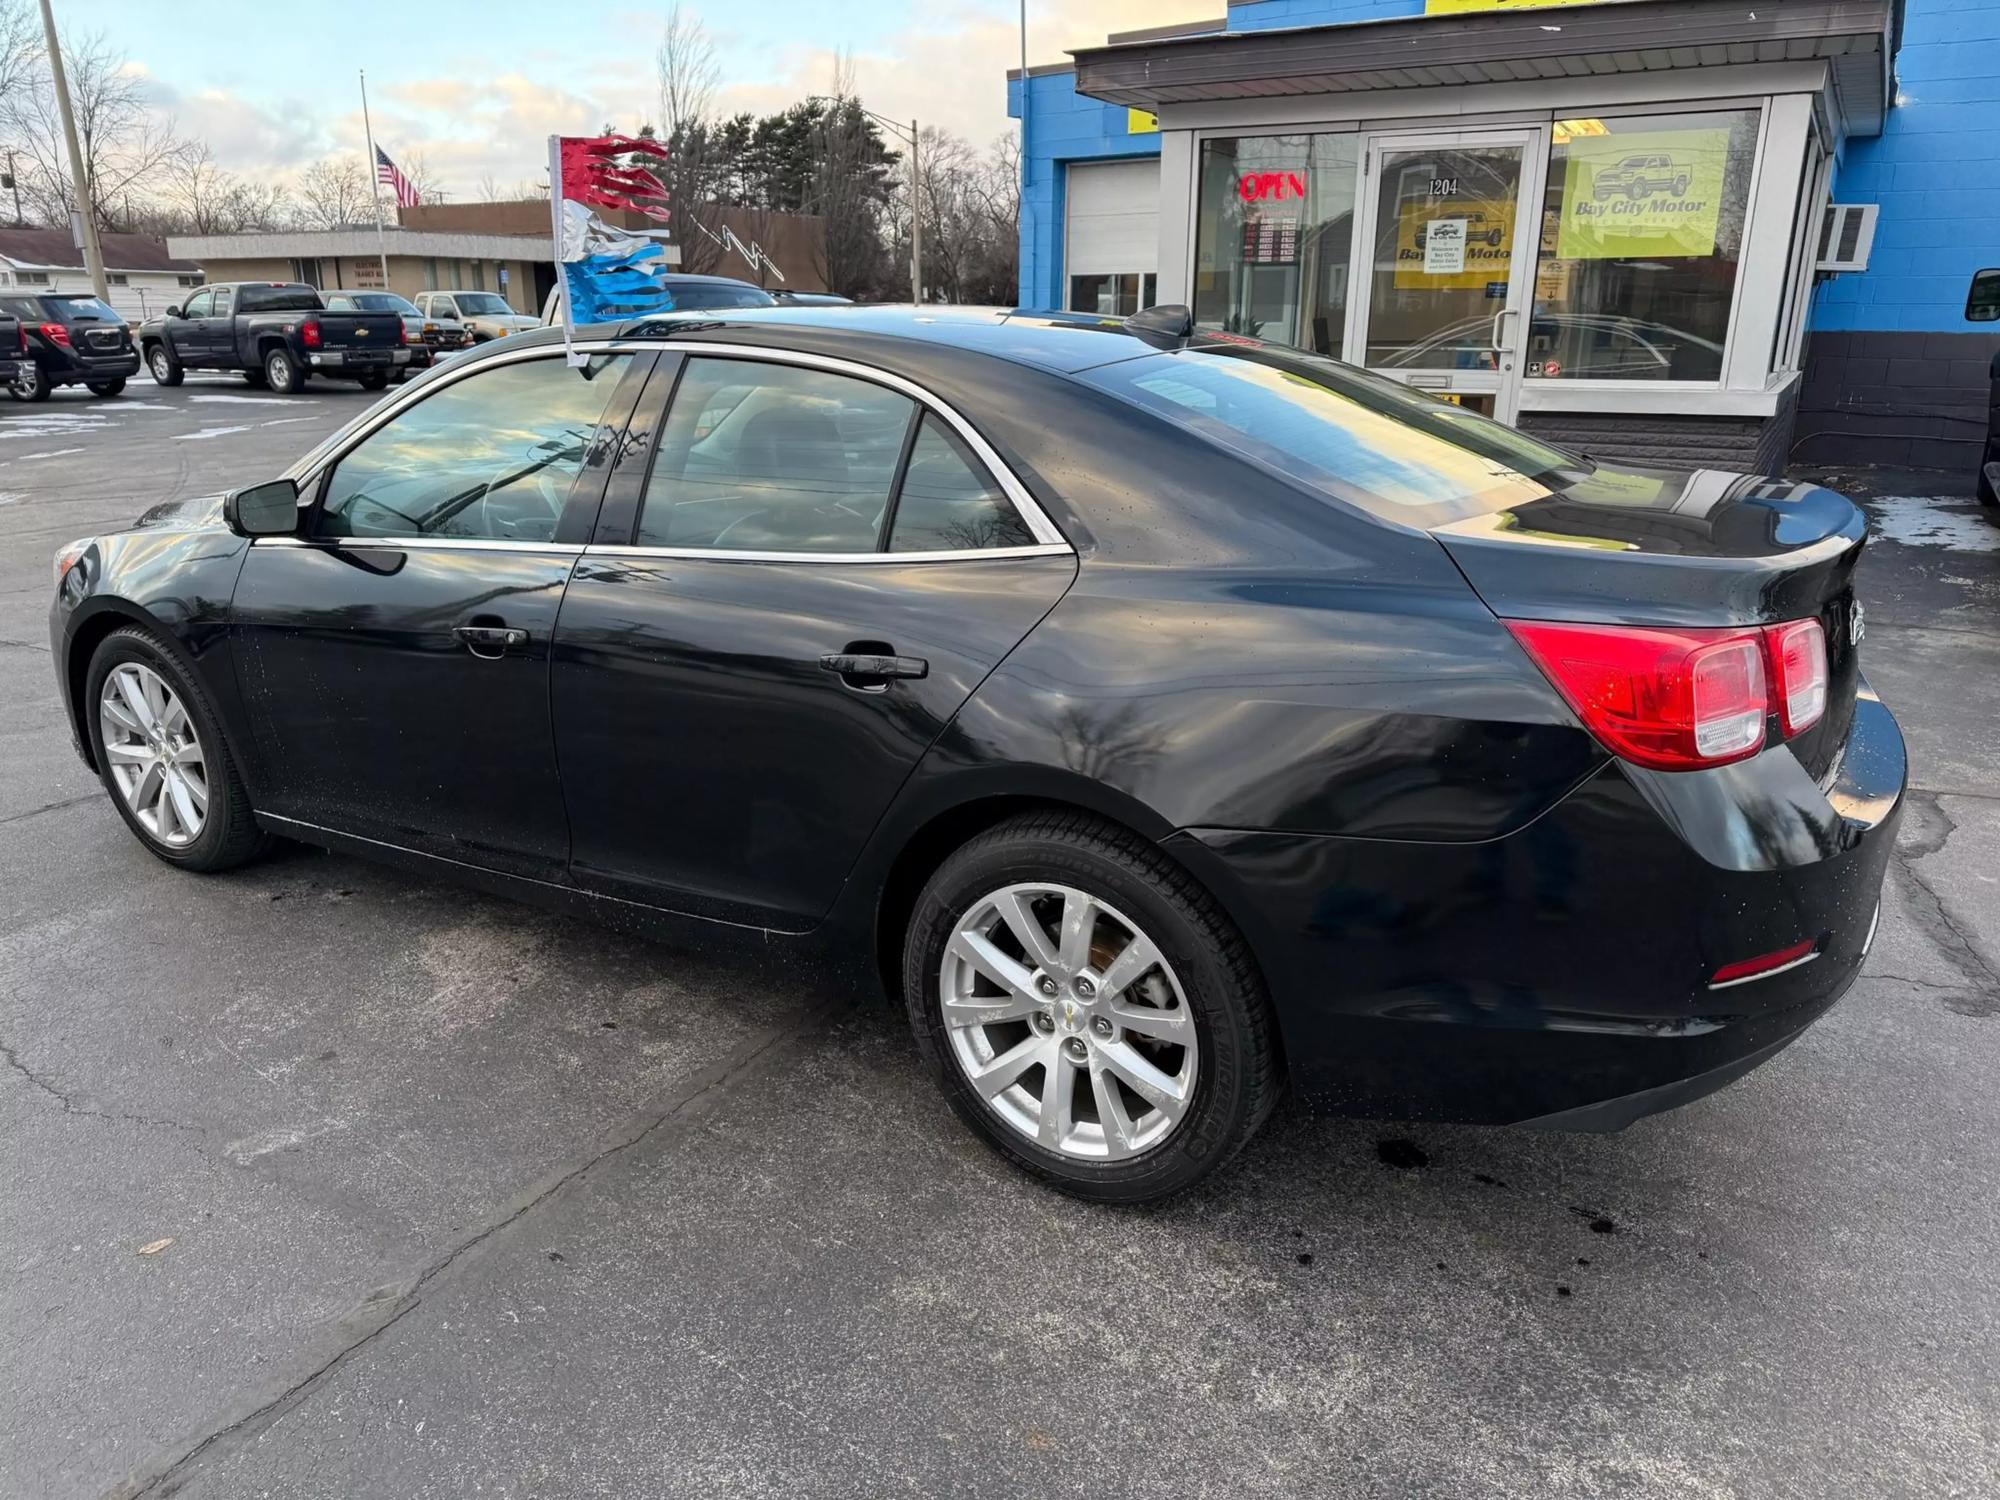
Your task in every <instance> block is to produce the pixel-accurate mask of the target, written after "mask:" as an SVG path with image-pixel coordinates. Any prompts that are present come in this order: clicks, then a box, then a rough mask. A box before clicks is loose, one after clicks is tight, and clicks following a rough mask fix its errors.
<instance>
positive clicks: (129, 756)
mask: <svg viewBox="0 0 2000 1500" xmlns="http://www.w3.org/2000/svg"><path fill="white" fill-rule="evenodd" d="M104 753H105V754H106V755H108V756H110V757H111V758H112V759H113V760H118V761H125V762H127V763H129V764H132V765H139V764H142V763H145V762H150V761H151V760H152V758H153V752H152V751H151V750H150V749H148V748H147V747H146V746H144V745H114V744H111V743H110V742H109V741H107V742H106V743H105V746H104Z"/></svg>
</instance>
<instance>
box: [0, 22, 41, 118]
mask: <svg viewBox="0 0 2000 1500" xmlns="http://www.w3.org/2000/svg"><path fill="white" fill-rule="evenodd" d="M41 62H42V31H41V27H39V26H38V25H36V23H35V21H34V19H33V18H32V17H31V16H30V14H29V6H28V0H0V99H11V98H12V97H13V95H14V90H15V89H17V88H22V87H25V86H26V85H27V82H28V79H29V77H30V75H32V74H33V73H34V72H35V70H36V69H38V68H39V67H40V66H41Z"/></svg>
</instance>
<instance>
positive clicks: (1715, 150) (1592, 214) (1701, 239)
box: [1556, 130, 1729, 260]
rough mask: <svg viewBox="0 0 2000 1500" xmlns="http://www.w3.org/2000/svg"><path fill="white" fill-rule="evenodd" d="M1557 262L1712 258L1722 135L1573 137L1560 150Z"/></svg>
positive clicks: (1725, 147) (1725, 139) (1725, 140)
mask: <svg viewBox="0 0 2000 1500" xmlns="http://www.w3.org/2000/svg"><path fill="white" fill-rule="evenodd" d="M1564 150H1565V151H1566V152H1567V153H1568V158H1569V160H1568V164H1567V166H1566V167H1565V168H1564V176H1563V206H1562V222H1561V225H1560V228H1559V230H1558V233H1557V237H1556V254H1557V256H1558V257H1560V258H1561V259H1563V260H1606V259H1612V258H1617V259H1625V258H1628V257H1650V258H1653V259H1687V258H1701V257H1705V256H1710V255H1713V254H1714V253H1715V231H1716V219H1717V216H1718V214H1719V212H1720V210H1721V207H1722V176H1723V168H1724V167H1725V166H1726V165H1727V163H1728V160H1729V132H1728V131H1727V130H1649V131H1643V132H1633V133H1629V134H1628V133H1624V132H1621V133H1619V134H1617V135H1599V136H1578V137H1575V138H1573V139H1572V140H1571V141H1570V142H1569V144H1568V145H1567V146H1566V147H1565V148H1564Z"/></svg>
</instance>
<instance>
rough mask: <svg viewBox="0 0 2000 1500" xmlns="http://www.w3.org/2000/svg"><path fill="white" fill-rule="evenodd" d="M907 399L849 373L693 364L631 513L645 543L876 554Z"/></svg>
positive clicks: (907, 416)
mask: <svg viewBox="0 0 2000 1500" xmlns="http://www.w3.org/2000/svg"><path fill="white" fill-rule="evenodd" d="M915 411H916V403H915V402H914V401H912V400H911V399H910V398H909V397H908V396H905V395H902V394H900V393H898V392H896V391H892V390H890V389H888V388H887V387H886V386H880V385H876V384H874V383H873V382H872V381H867V380H858V379H855V378H854V377H852V376H848V375H836V374H832V373H830V372H828V371H825V370H810V369H803V368H800V367H799V366H796V365H780V364H756V363H750V362H746V361H742V360H731V359H701V358H696V359H690V360H689V361H688V364H687V368H686V370H685V371H683V372H682V374H681V379H680V385H679V387H678V388H677V389H676V391H675V393H674V404H673V410H672V411H671V412H670V413H669V414H668V416H667V423H666V427H665V429H664V430H663V431H662V432H661V434H660V445H659V449H658V451H657V452H656V453H655V455H654V458H653V472H652V474H651V476H650V477H649V478H648V480H647V482H646V499H645V504H644V506H643V508H642V509H641V511H640V515H639V544H640V545H641V546H644V547H702V548H709V547H713V548H718V549H723V550H727V551H732V552H873V551H875V550H876V549H877V546H878V544H879V541H880V537H881V532H882V518H883V515H884V514H885V512H886V511H887V510H888V507H889V497H890V495H891V493H892V491H893V487H894V484H895V480H896V472H897V469H898V467H899V465H900V463H901V460H902V456H903V443H904V439H905V438H906V436H907V435H908V433H909V427H910V422H911V419H912V417H913V416H914V414H915Z"/></svg>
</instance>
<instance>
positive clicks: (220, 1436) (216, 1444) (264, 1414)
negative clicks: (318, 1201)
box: [104, 1002, 851, 1500]
mask: <svg viewBox="0 0 2000 1500" xmlns="http://www.w3.org/2000/svg"><path fill="white" fill-rule="evenodd" d="M850 1008H851V1002H827V1003H824V1004H821V1005H818V1006H814V1007H812V1008H811V1009H810V1010H808V1011H807V1012H806V1013H805V1014H803V1015H802V1016H800V1017H799V1018H798V1020H797V1021H796V1022H795V1023H793V1024H792V1025H790V1026H787V1027H778V1026H770V1027H765V1028H764V1029H763V1030H762V1031H760V1032H758V1033H757V1034H756V1035H755V1036H753V1037H751V1038H750V1039H749V1040H748V1041H746V1042H744V1043H743V1044H742V1045H741V1046H739V1047H737V1048H736V1049H734V1050H733V1051H732V1052H730V1053H729V1054H728V1055H727V1056H725V1057H724V1058H722V1059H721V1060H720V1061H719V1062H716V1063H713V1064H711V1065H710V1066H709V1067H707V1068H704V1069H703V1070H702V1071H701V1072H699V1073H697V1074H695V1076H694V1077H693V1078H692V1079H690V1080H688V1082H686V1083H685V1084H683V1085H682V1086H681V1087H680V1088H679V1089H678V1090H676V1092H675V1093H674V1094H672V1095H671V1096H670V1097H669V1098H668V1099H667V1100H666V1101H665V1102H664V1103H661V1104H656V1105H655V1106H653V1107H652V1108H650V1109H648V1110H646V1111H644V1112H642V1113H641V1114H639V1115H638V1116H636V1117H635V1118H634V1119H632V1120H629V1121H627V1122H626V1124H625V1125H624V1126H622V1127H620V1128H619V1129H618V1130H616V1131H615V1132H612V1133H609V1134H607V1135H605V1136H600V1137H599V1143H598V1145H597V1147H596V1149H594V1150H593V1151H591V1152H590V1154H588V1155H587V1156H584V1157H582V1158H581V1159H577V1158H571V1159H570V1160H569V1161H568V1162H566V1163H559V1164H558V1165H556V1166H555V1167H552V1168H551V1169H550V1170H549V1171H547V1172H545V1173H543V1174H542V1176H541V1177H540V1178H538V1179H537V1180H536V1182H535V1183H533V1184H531V1185H530V1186H529V1187H528V1188H526V1189H524V1190H523V1192H521V1193H520V1194H518V1195H517V1196H516V1197H515V1199H514V1201H513V1204H512V1206H511V1207H509V1208H506V1209H505V1211H503V1212H501V1213H500V1214H498V1216H497V1217H492V1218H489V1220H488V1221H487V1222H486V1223H485V1224H484V1225H482V1226H481V1227H479V1228H477V1229H475V1230H473V1231H472V1232H471V1233H468V1234H466V1235H465V1236H464V1237H462V1238H461V1239H460V1240H458V1242H457V1243H456V1244H454V1245H452V1246H451V1247H450V1248H449V1249H448V1250H446V1251H445V1252H444V1253H442V1254H441V1255H438V1256H437V1257H435V1258H434V1259H432V1260H431V1261H429V1262H428V1263H427V1264H425V1265H424V1266H423V1267H422V1268H421V1269H420V1270H418V1271H417V1273H416V1274H415V1275H414V1276H410V1277H407V1278H405V1279H404V1280H402V1281H399V1282H390V1283H388V1284H387V1285H384V1286H381V1287H377V1288H376V1289H375V1290H374V1291H372V1292H370V1293H369V1294H368V1295H367V1296H366V1297H364V1298H363V1299H362V1300H361V1301H360V1302H359V1303H358V1304H357V1305H356V1306H355V1307H354V1308H353V1310H352V1311H350V1312H349V1313H348V1314H347V1315H346V1317H344V1318H342V1319H340V1320H339V1323H338V1324H337V1325H336V1326H338V1327H341V1328H344V1329H350V1330H359V1331H358V1332H357V1333H356V1336H354V1337H352V1338H349V1339H347V1340H346V1341H345V1342H344V1343H342V1344H341V1346H340V1347H339V1348H337V1349H335V1350H334V1351H332V1353H330V1354H329V1355H327V1356H326V1357H325V1358H323V1359H321V1360H319V1361H318V1362H317V1363H316V1364H314V1365H313V1366H312V1368H311V1369H309V1370H307V1371H306V1372H305V1373H304V1374H302V1375H300V1376H299V1377H298V1378H297V1379H295V1380H291V1381H290V1382H288V1383H287V1384H286V1385H285V1386H284V1388H283V1389H281V1390H280V1391H278V1393H277V1394H276V1395H274V1396H271V1397H269V1398H267V1399H259V1398H257V1397H254V1396H253V1397H251V1398H249V1399H250V1400H251V1401H254V1402H255V1405H253V1406H252V1407H251V1408H250V1410H248V1411H245V1412H243V1413H242V1415H240V1416H235V1417H231V1418H229V1419H228V1420H226V1421H224V1422H223V1423H222V1425H220V1426H218V1427H215V1428H214V1429H213V1430H212V1431H209V1432H207V1433H206V1434H205V1435H203V1436H201V1437H199V1438H197V1439H195V1440H194V1441H192V1442H191V1443H190V1445H189V1446H187V1447H186V1448H185V1449H183V1450H182V1451H181V1452H180V1453H179V1455H178V1456H169V1455H168V1454H166V1453H159V1454H156V1455H154V1457H153V1458H151V1459H149V1460H147V1461H146V1462H144V1463H142V1464H140V1465H138V1466H137V1467H135V1468H134V1469H132V1470H131V1472H130V1473H128V1474H127V1475H126V1476H125V1478H123V1479H122V1480H120V1481H119V1482H118V1483H117V1484H116V1485H114V1486H113V1487H112V1488H111V1489H109V1490H107V1491H106V1492H105V1497H104V1500H142V1497H144V1496H149V1495H152V1496H158V1497H160V1500H165V1497H167V1496H169V1495H173V1494H177V1493H179V1491H180V1489H181V1488H182V1486H183V1484H184V1483H185V1482H186V1481H187V1480H188V1479H189V1478H191V1477H192V1475H191V1473H190V1470H192V1469H193V1468H194V1466H195V1465H196V1464H198V1463H199V1462H200V1461H202V1460H203V1459H204V1458H205V1457H208V1456H213V1455H215V1454H217V1453H220V1452H226V1451H228V1448H227V1445H229V1444H231V1442H232V1440H247V1439H249V1438H253V1437H255V1436H257V1435H258V1434H260V1433H262V1432H263V1431H265V1430H266V1429H267V1428H269V1427H270V1426H271V1425H272V1424H273V1423H275V1422H276V1421H278V1419H279V1418H281V1417H283V1416H285V1415H287V1414H288V1413H289V1412H290V1411H292V1410H293V1409H294V1408H295V1407H297V1406H298V1405H299V1404H300V1403H301V1402H303V1401H304V1400H305V1399H306V1398H307V1397H308V1396H309V1395H310V1394H311V1393H312V1391H313V1389H314V1388H315V1387H317V1386H320V1385H323V1384H324V1383H325V1382H326V1380H327V1379H328V1378H329V1377H330V1376H331V1375H332V1374H333V1373H334V1372H335V1371H336V1370H338V1369H339V1368H340V1367H341V1366H342V1365H344V1364H346V1363H347V1362H348V1361H349V1360H350V1359H352V1358H353V1357H354V1356H355V1355H356V1354H358V1353H360V1351H361V1350H363V1349H365V1348H366V1347H367V1346H368V1345H369V1344H370V1343H372V1342H373V1341H374V1340H375V1339H377V1338H379V1337H381V1335H383V1334H384V1333H387V1332H388V1331H389V1329H391V1328H393V1327H394V1326H395V1325H396V1324H397V1323H399V1322H401V1321H402V1320H403V1319H404V1318H406V1317H408V1316H409V1315H410V1314H411V1313H413V1312H415V1311H416V1310H417V1309H418V1308H419V1307H421V1306H422V1305H423V1296H422V1293H423V1290H424V1288H425V1287H427V1286H428V1285H430V1283H431V1282H433V1281H434V1280H436V1279H437V1278H438V1277H439V1276H441V1275H443V1274H444V1273H445V1272H446V1271H448V1270H449V1269H450V1268H451V1267H452V1266H453V1265H455V1264H457V1263H458V1262H459V1261H460V1260H462V1259H464V1258H465V1257H466V1256H467V1255H469V1254H471V1253H472V1252H473V1251H475V1250H477V1249H478V1248H479V1247H480V1246H481V1245H484V1244H485V1243H487V1242H488V1241H489V1240H491V1239H493V1238H494V1236H496V1235H498V1234H500V1233H501V1232H502V1231H503V1230H506V1229H508V1228H510V1227H511V1226H513V1225H514V1224H516V1223H519V1222H520V1221H521V1220H522V1219H524V1218H526V1217H527V1216H528V1215H529V1214H531V1213H533V1212H534V1211H535V1210H536V1209H538V1208H540V1207H541V1206H542V1205H543V1204H545V1203H547V1202H549V1201H550V1200H551V1199H553V1198H554V1197H556V1195H558V1194H559V1193H561V1192H562V1191H563V1190H564V1189H565V1188H567V1187H569V1186H570V1185H571V1184H572V1183H575V1182H579V1181H581V1180H583V1179H584V1178H585V1177H587V1176H588V1175H589V1174H590V1173H591V1172H592V1171H594V1170H595V1169H596V1168H598V1167H599V1166H602V1165H603V1164H604V1163H605V1162H607V1161H610V1160H611V1159H612V1158H614V1157H617V1156H619V1155H622V1154H623V1153H624V1152H627V1151H629V1150H631V1149H632V1148H633V1147H635V1146H638V1145H641V1144H643V1143H644V1142H645V1141H646V1140H648V1139H650V1138H651V1137H652V1136H653V1135H654V1134H655V1133H656V1132H658V1131H660V1130H661V1129H663V1128H664V1127H666V1126H667V1125H668V1124H670V1123H671V1122H673V1121H674V1120H675V1119H677V1118H678V1117H680V1116H682V1115H684V1114H686V1113H687V1112H688V1111H689V1110H691V1109H692V1108H694V1107H695V1106H696V1105H699V1104H701V1103H703V1102H705V1101H711V1100H713V1099H714V1098H716V1097H717V1096H719V1095H721V1094H723V1093H726V1092H727V1091H728V1090H729V1089H730V1087H731V1086H733V1085H734V1084H735V1083H736V1082H738V1081H739V1079H740V1078H741V1077H742V1076H743V1075H744V1074H745V1073H746V1072H748V1071H749V1070H750V1069H751V1068H752V1067H753V1066H755V1065H756V1064H757V1063H758V1062H759V1061H760V1060H761V1059H763V1058H765V1057H766V1056H767V1054H769V1053H771V1052H772V1051H774V1050H775V1049H778V1048H779V1047H780V1046H781V1045H783V1044H787V1043H796V1042H801V1041H803V1040H804V1039H805V1038H806V1037H807V1036H808V1035H809V1034H811V1033H814V1032H816V1031H818V1030H820V1029H821V1027H822V1025H823V1023H824V1022H826V1021H827V1020H829V1019H831V1018H832V1017H833V1016H835V1015H836V1014H838V1013H839V1012H841V1011H844V1010H846V1009H850ZM377 1318H379V1321H374V1319H377ZM239 1409H240V1405H239ZM225 1415H226V1414H225Z"/></svg>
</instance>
